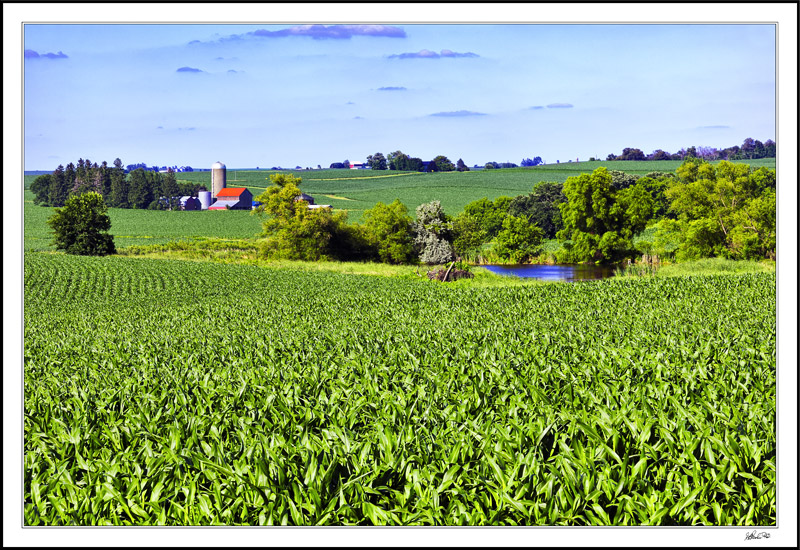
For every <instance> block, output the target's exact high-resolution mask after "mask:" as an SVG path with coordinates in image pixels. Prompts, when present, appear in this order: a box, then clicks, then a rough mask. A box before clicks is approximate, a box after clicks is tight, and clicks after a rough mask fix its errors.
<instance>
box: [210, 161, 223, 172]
mask: <svg viewBox="0 0 800 550" xmlns="http://www.w3.org/2000/svg"><path fill="white" fill-rule="evenodd" d="M215 168H225V165H224V164H222V163H221V162H220V161H217V162H215V163H214V164H212V165H211V169H212V170H214V169H215Z"/></svg>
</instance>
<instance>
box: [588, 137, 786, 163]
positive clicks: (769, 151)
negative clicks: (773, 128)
mask: <svg viewBox="0 0 800 550" xmlns="http://www.w3.org/2000/svg"><path fill="white" fill-rule="evenodd" d="M776 149H777V145H776V144H775V142H774V141H773V140H771V139H768V140H767V141H765V142H764V143H761V142H760V141H759V140H757V139H753V138H747V139H745V140H744V142H743V143H742V145H741V147H740V146H738V145H734V146H732V147H726V148H724V149H717V148H716V147H706V146H699V147H697V146H694V145H693V146H691V147H689V148H685V149H681V150H679V151H678V152H676V153H672V154H670V153H668V152H666V151H664V150H662V149H656V150H655V151H653V152H652V153H650V154H649V155H645V154H644V153H643V152H642V150H641V149H636V148H633V147H625V148H624V149H623V150H622V154H620V155H615V154H614V153H611V154H609V155H608V156H607V157H606V160H685V159H687V158H699V159H704V160H709V161H711V160H746V159H760V158H774V157H775V154H776ZM590 160H594V158H592V159H590Z"/></svg>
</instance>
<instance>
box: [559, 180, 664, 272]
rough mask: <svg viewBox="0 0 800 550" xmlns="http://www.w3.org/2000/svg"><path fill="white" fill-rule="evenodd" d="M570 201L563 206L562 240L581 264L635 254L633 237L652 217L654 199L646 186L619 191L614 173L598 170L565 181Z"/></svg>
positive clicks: (567, 196)
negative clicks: (567, 242)
mask: <svg viewBox="0 0 800 550" xmlns="http://www.w3.org/2000/svg"><path fill="white" fill-rule="evenodd" d="M564 195H565V196H566V198H567V201H566V202H563V203H561V204H559V209H560V210H561V217H562V219H563V222H564V229H562V230H561V231H559V233H558V238H559V239H561V240H562V241H566V240H571V241H572V243H571V244H566V243H565V248H568V249H570V250H569V252H570V254H571V255H572V256H573V257H574V258H576V259H578V261H593V262H597V263H603V262H616V261H619V260H622V259H624V258H625V257H630V256H631V255H632V254H634V253H635V248H634V246H633V237H634V236H635V235H637V234H638V233H641V232H642V231H643V230H644V228H645V227H646V225H647V222H648V221H649V220H650V218H651V217H652V213H653V198H652V197H651V195H650V193H649V192H648V190H647V189H645V188H644V186H641V185H634V186H632V187H629V188H627V189H624V190H621V191H617V190H615V189H614V187H613V185H612V183H611V174H609V172H608V170H606V169H605V168H603V167H601V168H597V169H596V170H595V171H594V172H592V173H591V174H581V175H580V176H572V177H570V178H567V181H566V182H564Z"/></svg>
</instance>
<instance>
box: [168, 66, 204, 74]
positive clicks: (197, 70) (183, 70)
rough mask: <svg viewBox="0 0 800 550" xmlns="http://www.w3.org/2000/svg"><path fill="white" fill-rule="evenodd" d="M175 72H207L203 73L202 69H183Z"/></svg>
mask: <svg viewBox="0 0 800 550" xmlns="http://www.w3.org/2000/svg"><path fill="white" fill-rule="evenodd" d="M175 72H176V73H203V72H205V71H203V70H202V69H196V68H195V67H181V68H180V69H178V70H177V71H175Z"/></svg>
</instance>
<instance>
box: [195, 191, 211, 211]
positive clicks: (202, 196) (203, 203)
mask: <svg viewBox="0 0 800 550" xmlns="http://www.w3.org/2000/svg"><path fill="white" fill-rule="evenodd" d="M197 198H198V199H199V200H200V210H208V207H209V206H211V191H198V193H197Z"/></svg>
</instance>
